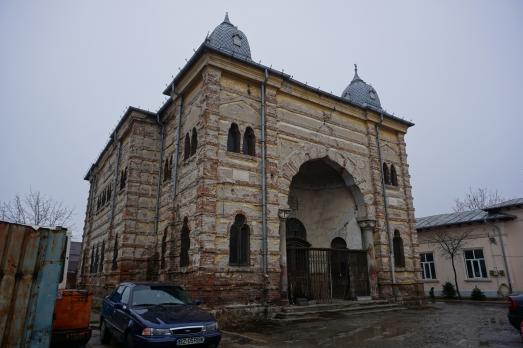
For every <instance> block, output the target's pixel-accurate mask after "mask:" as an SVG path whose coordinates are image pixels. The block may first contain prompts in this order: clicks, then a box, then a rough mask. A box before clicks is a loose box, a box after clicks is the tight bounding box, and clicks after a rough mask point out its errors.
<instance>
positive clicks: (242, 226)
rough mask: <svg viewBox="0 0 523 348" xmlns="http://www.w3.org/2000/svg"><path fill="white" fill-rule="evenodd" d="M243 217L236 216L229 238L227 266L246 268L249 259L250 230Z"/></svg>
mask: <svg viewBox="0 0 523 348" xmlns="http://www.w3.org/2000/svg"><path fill="white" fill-rule="evenodd" d="M245 222H246V221H245V216H243V215H242V214H238V215H236V217H235V218H234V223H233V225H232V226H231V230H230V236H229V238H230V239H229V264H230V265H231V266H248V265H249V258H250V241H249V239H250V234H251V231H250V228H249V225H247V224H246V223H245Z"/></svg>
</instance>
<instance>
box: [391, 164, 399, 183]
mask: <svg viewBox="0 0 523 348" xmlns="http://www.w3.org/2000/svg"><path fill="white" fill-rule="evenodd" d="M390 184H391V185H392V186H398V175H397V174H396V168H394V164H391V165H390Z"/></svg>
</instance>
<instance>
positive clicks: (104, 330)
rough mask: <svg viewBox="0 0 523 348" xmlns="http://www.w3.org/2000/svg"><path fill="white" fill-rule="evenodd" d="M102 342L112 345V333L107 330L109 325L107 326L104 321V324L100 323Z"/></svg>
mask: <svg viewBox="0 0 523 348" xmlns="http://www.w3.org/2000/svg"><path fill="white" fill-rule="evenodd" d="M100 341H101V342H102V344H109V343H111V333H110V332H109V329H108V328H107V324H105V320H102V322H101V323H100Z"/></svg>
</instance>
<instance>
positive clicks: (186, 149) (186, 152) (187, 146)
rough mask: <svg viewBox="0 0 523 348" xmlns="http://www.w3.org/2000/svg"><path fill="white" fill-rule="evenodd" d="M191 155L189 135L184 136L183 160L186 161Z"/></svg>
mask: <svg viewBox="0 0 523 348" xmlns="http://www.w3.org/2000/svg"><path fill="white" fill-rule="evenodd" d="M190 155H191V138H190V137H189V133H187V134H185V146H184V148H183V159H184V160H186V159H188V158H189V156H190Z"/></svg>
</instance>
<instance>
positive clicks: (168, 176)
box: [163, 156, 172, 181]
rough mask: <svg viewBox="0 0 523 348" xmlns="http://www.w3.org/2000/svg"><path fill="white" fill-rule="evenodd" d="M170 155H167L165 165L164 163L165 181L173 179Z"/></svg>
mask: <svg viewBox="0 0 523 348" xmlns="http://www.w3.org/2000/svg"><path fill="white" fill-rule="evenodd" d="M169 157H170V156H169ZM169 157H167V158H166V159H165V162H164V165H163V181H168V180H170V179H171V173H172V170H171V168H172V159H171V160H169Z"/></svg>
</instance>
